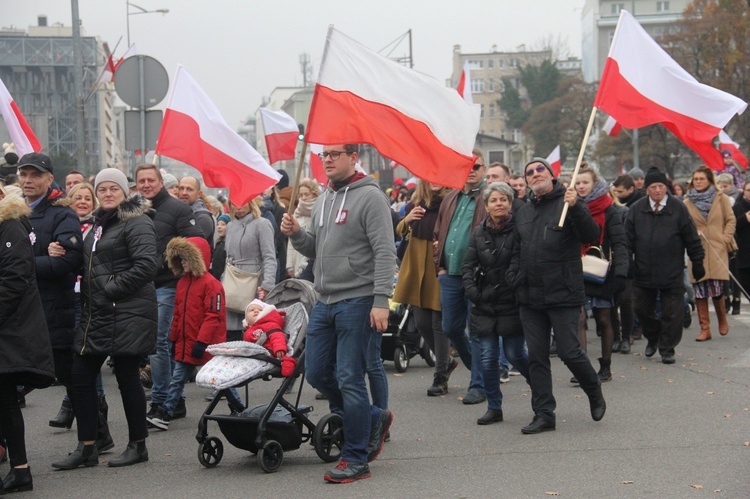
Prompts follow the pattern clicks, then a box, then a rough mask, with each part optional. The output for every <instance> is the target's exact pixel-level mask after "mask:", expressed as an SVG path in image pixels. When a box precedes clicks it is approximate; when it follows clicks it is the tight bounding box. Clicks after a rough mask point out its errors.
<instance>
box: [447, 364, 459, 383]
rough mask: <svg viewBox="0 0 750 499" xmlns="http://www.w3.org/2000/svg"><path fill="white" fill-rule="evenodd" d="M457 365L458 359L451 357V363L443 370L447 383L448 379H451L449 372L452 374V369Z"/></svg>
mask: <svg viewBox="0 0 750 499" xmlns="http://www.w3.org/2000/svg"><path fill="white" fill-rule="evenodd" d="M457 367H458V361H457V360H455V359H451V363H450V364H449V365H448V369H446V370H445V382H446V383H447V382H448V380H449V379H451V374H453V371H455V370H456V368H457Z"/></svg>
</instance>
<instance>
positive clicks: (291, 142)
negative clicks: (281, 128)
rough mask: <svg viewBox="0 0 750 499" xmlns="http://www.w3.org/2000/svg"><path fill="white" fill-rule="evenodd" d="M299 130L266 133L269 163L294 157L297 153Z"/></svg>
mask: <svg viewBox="0 0 750 499" xmlns="http://www.w3.org/2000/svg"><path fill="white" fill-rule="evenodd" d="M298 139H299V131H295V132H284V133H272V134H269V135H266V149H268V163H270V164H274V163H276V162H277V161H282V160H285V159H294V157H295V156H296V154H297V140H298Z"/></svg>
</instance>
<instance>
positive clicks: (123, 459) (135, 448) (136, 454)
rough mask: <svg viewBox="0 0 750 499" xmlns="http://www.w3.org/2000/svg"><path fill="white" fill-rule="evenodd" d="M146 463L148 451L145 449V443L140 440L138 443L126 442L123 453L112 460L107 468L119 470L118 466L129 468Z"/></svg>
mask: <svg viewBox="0 0 750 499" xmlns="http://www.w3.org/2000/svg"><path fill="white" fill-rule="evenodd" d="M146 461H148V449H146V442H145V441H143V440H141V441H140V442H128V446H127V447H125V452H123V453H122V454H120V455H119V456H118V457H116V458H114V459H112V460H111V461H110V462H109V466H110V467H112V468H119V467H120V466H130V465H131V464H136V463H143V462H146Z"/></svg>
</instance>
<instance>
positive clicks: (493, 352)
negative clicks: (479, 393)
mask: <svg viewBox="0 0 750 499" xmlns="http://www.w3.org/2000/svg"><path fill="white" fill-rule="evenodd" d="M499 338H500V339H502V344H503V348H502V349H501V348H500V341H498V335H496V334H488V335H486V336H479V337H477V341H478V343H479V347H480V353H479V356H480V362H481V366H482V378H483V379H484V386H485V388H486V389H487V408H488V409H495V410H500V409H502V405H503V392H501V391H500V366H499V364H500V363H499V359H500V355H501V352H502V350H505V355H506V356H507V358H508V360H509V361H510V363H511V364H512V365H513V367H515V368H516V369H518V372H520V373H521V374H523V376H524V377H525V378H526V379H527V380H528V379H529V361H528V358H527V356H526V350H525V349H524V348H523V343H524V338H523V335H522V334H518V335H513V336H501V337H499Z"/></svg>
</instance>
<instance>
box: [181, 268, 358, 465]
mask: <svg viewBox="0 0 750 499" xmlns="http://www.w3.org/2000/svg"><path fill="white" fill-rule="evenodd" d="M315 299H316V297H315V291H313V289H312V285H311V284H310V283H308V282H307V281H301V280H296V279H289V280H286V281H283V282H282V283H280V284H278V285H277V286H276V287H274V288H273V290H271V292H270V293H269V294H268V296H267V297H266V302H267V303H270V304H273V305H275V306H276V307H277V308H279V309H283V310H285V311H286V314H287V316H286V326H285V332H287V333H288V334H289V336H290V340H289V343H290V347H291V348H292V349H293V352H294V353H293V355H294V356H295V357H296V358H297V366H296V368H295V370H294V374H293V375H292V376H290V377H288V378H284V377H282V376H281V374H280V369H279V366H280V361H279V360H278V359H275V358H273V357H270V356H268V355H265V354H263V355H253V356H251V357H246V358H244V359H242V360H241V362H250V361H253V362H255V361H257V362H256V363H257V364H258V365H263V367H262V369H260V370H259V371H258V372H257V373H255V374H253V375H251V376H250V377H249V378H247V379H245V380H243V381H241V382H239V383H237V384H236V385H232V386H230V387H226V388H224V389H221V390H220V391H219V393H218V394H217V395H216V396H215V397H214V399H213V400H212V401H211V403H210V404H209V405H208V407H207V408H206V410H205V411H204V413H203V415H202V416H201V418H200V421H199V422H198V433H197V435H196V436H195V438H196V440H198V444H199V446H198V461H199V462H200V463H201V464H202V465H203V466H205V467H207V468H211V467H214V466H216V465H217V464H219V462H220V461H221V458H222V456H223V454H224V445H223V443H222V441H221V440H220V439H219V438H218V437H215V436H209V434H208V422H209V421H215V422H216V423H217V424H218V425H219V430H220V431H221V433H222V434H223V435H224V437H226V439H227V441H228V442H229V443H230V444H232V445H233V446H235V447H237V448H239V449H243V450H248V451H250V452H252V453H253V454H256V455H257V461H258V466H260V468H261V469H262V470H263V471H265V472H266V473H273V472H275V471H278V469H279V468H280V467H281V464H282V462H283V460H284V451H290V450H295V449H299V448H300V446H301V445H302V444H303V443H305V442H308V441H310V442H311V443H312V445H313V447H314V448H315V452H316V453H317V454H318V456H319V457H320V458H321V459H322V460H323V461H326V462H333V461H336V460H338V459H339V456H340V454H341V448H342V447H343V429H342V419H341V416H339V415H337V414H327V415H325V416H323V417H322V418H321V419H320V421H318V423H317V424H315V423H313V422H312V421H311V420H310V418H309V417H308V415H309V413H311V412H312V411H313V407H311V406H305V405H300V403H299V402H300V397H301V394H302V386H303V385H304V357H305V354H304V345H305V332H306V329H307V320H308V313H309V312H310V310H311V309H312V306H313V304H314V303H315ZM233 343H239V342H233ZM231 344H232V343H229V344H227V345H231ZM290 351H291V350H290ZM217 358H218V357H215V358H214V359H212V361H214V360H215V359H217ZM207 365H208V364H207ZM199 377H200V374H199ZM274 378H281V379H282V382H281V385H280V386H279V388H278V390H276V393H275V394H274V396H273V398H272V399H271V401H270V403H268V404H264V405H258V406H255V407H251V408H249V409H246V408H245V407H244V406H243V404H242V402H241V401H240V400H238V399H237V398H236V397H235V396H234V395H233V393H232V390H231V389H230V388H238V387H242V386H244V387H246V392H245V393H246V398H247V393H248V392H247V385H248V384H249V383H251V382H253V381H255V380H258V379H263V380H264V381H270V380H272V379H274ZM297 378H301V379H300V383H299V389H298V390H297V396H296V400H295V401H294V403H292V402H290V401H288V400H287V399H286V398H284V395H285V393H287V391H289V390H290V389H291V388H292V387H293V385H294V383H295V381H296V380H297ZM222 397H226V399H227V403H228V405H229V410H230V413H229V414H227V415H218V414H213V411H214V409H215V408H216V407H217V405H218V404H219V402H220V401H221V398H222Z"/></svg>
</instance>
